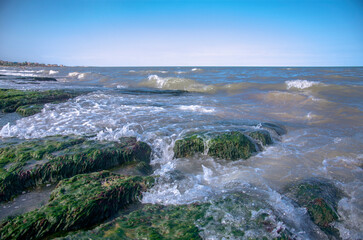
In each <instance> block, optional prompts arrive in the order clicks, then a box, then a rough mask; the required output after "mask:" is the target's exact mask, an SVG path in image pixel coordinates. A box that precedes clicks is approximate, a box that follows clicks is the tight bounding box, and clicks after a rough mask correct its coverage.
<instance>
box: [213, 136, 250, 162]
mask: <svg viewBox="0 0 363 240" xmlns="http://www.w3.org/2000/svg"><path fill="white" fill-rule="evenodd" d="M254 152H256V147H255V145H254V143H253V142H252V141H251V139H249V138H248V137H246V136H245V135H244V134H242V133H240V132H228V133H222V134H219V135H217V136H216V137H215V138H212V139H211V140H210V142H209V150H208V155H209V156H212V157H218V158H222V159H227V160H237V159H241V158H242V159H247V158H249V157H250V156H251V154H252V153H254Z"/></svg>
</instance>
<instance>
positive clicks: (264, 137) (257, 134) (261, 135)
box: [248, 130, 272, 146]
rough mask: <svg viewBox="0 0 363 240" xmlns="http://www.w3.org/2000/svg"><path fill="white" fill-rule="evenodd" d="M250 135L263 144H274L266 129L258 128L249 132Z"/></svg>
mask: <svg viewBox="0 0 363 240" xmlns="http://www.w3.org/2000/svg"><path fill="white" fill-rule="evenodd" d="M248 136H250V137H251V138H253V139H254V140H256V141H257V142H258V143H259V144H261V145H262V146H267V145H270V144H272V138H271V136H270V133H269V132H268V131H266V130H258V131H253V132H250V133H248Z"/></svg>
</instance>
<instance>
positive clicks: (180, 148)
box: [174, 135, 204, 158]
mask: <svg viewBox="0 0 363 240" xmlns="http://www.w3.org/2000/svg"><path fill="white" fill-rule="evenodd" d="M203 152H204V142H203V139H202V138H201V137H199V136H198V135H192V136H190V137H186V138H183V139H181V140H177V141H175V145H174V157H176V158H181V157H190V156H193V155H194V154H196V153H203Z"/></svg>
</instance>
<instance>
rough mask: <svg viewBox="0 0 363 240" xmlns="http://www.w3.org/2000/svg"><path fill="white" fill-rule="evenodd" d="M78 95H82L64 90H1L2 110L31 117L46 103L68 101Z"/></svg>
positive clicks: (0, 102)
mask: <svg viewBox="0 0 363 240" xmlns="http://www.w3.org/2000/svg"><path fill="white" fill-rule="evenodd" d="M77 95H80V93H76V92H66V91H63V90H49V91H43V92H41V91H21V90H14V89H0V109H2V111H3V112H8V113H10V112H15V111H16V112H18V113H19V114H21V115H23V116H30V115H32V114H35V113H38V112H39V111H40V110H41V109H42V108H43V105H44V104H45V103H52V102H59V101H66V100H68V99H69V98H72V97H75V96H77Z"/></svg>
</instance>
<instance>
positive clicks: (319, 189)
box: [284, 179, 343, 239]
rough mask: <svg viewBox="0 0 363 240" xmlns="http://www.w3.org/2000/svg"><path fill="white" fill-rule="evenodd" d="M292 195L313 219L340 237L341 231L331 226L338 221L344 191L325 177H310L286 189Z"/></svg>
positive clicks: (330, 233) (289, 195)
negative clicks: (338, 206)
mask: <svg viewBox="0 0 363 240" xmlns="http://www.w3.org/2000/svg"><path fill="white" fill-rule="evenodd" d="M284 191H285V193H286V196H288V197H290V198H291V199H293V200H294V201H296V203H297V204H298V205H300V206H302V207H305V208H306V209H307V211H308V213H309V215H310V217H311V219H312V221H313V222H314V223H315V224H316V225H318V226H319V227H320V229H321V230H323V231H324V232H325V233H327V234H328V235H329V236H331V237H335V238H337V239H339V238H340V237H339V231H338V230H337V229H335V228H334V227H332V226H331V223H332V222H334V221H337V220H338V219H339V216H338V214H337V205H338V202H339V200H340V199H341V198H342V197H343V193H342V191H341V190H339V189H338V188H337V187H335V186H334V185H333V184H332V183H329V182H327V181H326V180H323V179H308V180H303V181H300V182H296V183H292V184H290V185H288V186H287V187H285V189H284Z"/></svg>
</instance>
